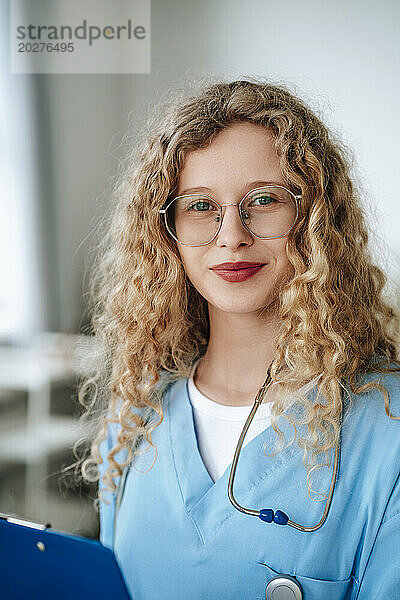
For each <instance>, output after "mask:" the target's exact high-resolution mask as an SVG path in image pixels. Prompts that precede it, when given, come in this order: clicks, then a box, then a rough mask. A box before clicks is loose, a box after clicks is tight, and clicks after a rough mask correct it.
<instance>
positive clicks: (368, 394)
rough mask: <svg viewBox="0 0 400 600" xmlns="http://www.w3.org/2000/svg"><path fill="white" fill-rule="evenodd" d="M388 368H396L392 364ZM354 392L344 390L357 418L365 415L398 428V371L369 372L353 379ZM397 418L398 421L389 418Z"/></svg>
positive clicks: (399, 375)
mask: <svg viewBox="0 0 400 600" xmlns="http://www.w3.org/2000/svg"><path fill="white" fill-rule="evenodd" d="M390 367H393V368H396V367H397V365H396V364H394V363H391V364H390ZM355 384H356V392H357V393H355V392H353V391H351V390H350V387H349V386H348V385H347V386H346V389H347V391H348V393H349V395H350V396H351V401H352V405H353V411H354V412H355V413H356V414H358V416H359V417H361V416H363V414H364V415H365V414H366V413H367V414H368V415H369V416H370V417H372V416H374V420H376V421H377V422H379V423H382V425H383V424H384V423H386V421H388V422H391V423H392V425H395V424H396V425H397V427H400V369H399V371H398V372H385V373H381V372H379V371H376V370H371V371H369V372H368V373H361V374H358V375H357V376H356V378H355ZM390 415H391V416H392V417H399V420H396V419H393V418H390Z"/></svg>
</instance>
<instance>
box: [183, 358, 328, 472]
mask: <svg viewBox="0 0 400 600" xmlns="http://www.w3.org/2000/svg"><path fill="white" fill-rule="evenodd" d="M198 363H199V360H198V361H197V362H196V363H195V364H194V365H193V368H192V371H191V374H190V377H189V379H188V390H189V399H190V403H191V405H192V408H193V418H194V424H195V428H196V437H197V445H198V448H199V452H200V455H201V458H202V460H203V463H204V465H205V467H206V469H207V471H208V472H209V474H210V477H211V478H212V480H213V481H214V482H215V481H217V479H219V478H220V477H221V475H222V474H223V473H224V471H225V470H226V468H227V467H228V466H229V465H230V463H231V462H232V460H233V455H234V454H235V449H236V445H237V442H238V439H239V436H240V434H241V432H242V429H243V426H244V424H245V421H246V419H247V417H248V416H249V414H250V411H251V408H252V406H253V403H251V404H249V405H248V406H226V405H225V404H219V403H218V402H215V401H214V400H210V398H207V396H204V394H202V393H201V392H200V391H199V390H198V389H197V387H196V386H195V384H194V379H193V375H194V373H195V370H196V367H197V364H198ZM318 379H319V377H316V378H315V379H314V380H313V381H312V382H310V383H308V384H307V385H305V386H304V387H303V388H301V390H299V391H302V392H306V391H308V390H309V389H311V388H312V387H313V385H314V384H315V382H316V381H317V380H318ZM270 413H271V403H270V402H266V403H264V404H261V406H260V407H259V408H258V410H257V412H256V414H255V417H254V419H253V421H252V423H251V425H250V427H249V430H248V432H247V434H246V437H245V439H244V442H243V447H244V446H246V444H248V443H249V442H250V441H251V440H252V439H253V438H255V437H256V436H257V435H259V434H260V433H261V432H262V431H264V429H266V428H267V427H268V426H269V425H270V424H271V416H270Z"/></svg>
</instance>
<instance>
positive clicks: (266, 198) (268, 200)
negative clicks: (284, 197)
mask: <svg viewBox="0 0 400 600" xmlns="http://www.w3.org/2000/svg"><path fill="white" fill-rule="evenodd" d="M257 202H258V203H259V205H260V206H267V205H268V204H272V203H273V202H276V200H275V199H274V198H272V197H271V196H270V194H263V195H262V196H257V197H256V198H254V199H253V200H252V204H255V203H257Z"/></svg>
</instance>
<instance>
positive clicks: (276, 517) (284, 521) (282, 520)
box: [228, 367, 341, 532]
mask: <svg viewBox="0 0 400 600" xmlns="http://www.w3.org/2000/svg"><path fill="white" fill-rule="evenodd" d="M271 384H272V378H271V367H269V368H268V371H267V377H266V379H265V381H264V383H263V385H262V386H261V388H260V389H259V391H258V392H257V395H256V397H255V399H254V404H253V407H252V409H251V411H250V414H249V416H248V417H247V420H246V423H245V424H244V427H243V430H242V432H241V434H240V436H239V440H238V443H237V445H236V450H235V454H234V457H233V461H232V465H231V470H230V473H229V481H228V498H229V500H230V502H231V504H232V505H233V506H234V508H236V509H237V510H238V511H240V512H242V513H244V514H246V515H250V516H252V517H259V518H260V519H261V520H263V521H266V522H269V523H270V522H275V523H277V524H278V525H289V526H290V527H293V528H294V529H297V530H298V531H305V532H311V531H316V530H317V529H319V528H320V527H322V525H323V524H324V523H325V521H326V519H327V517H328V513H329V509H330V507H331V503H332V498H333V493H334V490H335V483H336V479H337V474H338V471H339V463H340V446H341V444H340V441H339V444H338V445H337V446H336V448H335V460H334V465H333V471H332V479H331V483H330V487H329V494H328V498H327V501H326V503H325V509H324V512H323V515H322V518H321V520H320V521H319V522H318V523H317V524H316V525H314V526H313V527H306V526H305V525H301V524H300V523H296V522H295V521H292V520H291V519H289V518H288V516H287V515H286V514H285V513H284V512H283V511H281V510H277V511H275V512H274V511H272V510H271V509H261V510H256V509H251V508H245V507H244V506H242V505H241V504H239V502H238V501H237V500H236V498H235V496H234V493H233V484H234V480H235V474H236V470H237V465H238V461H239V456H240V452H241V449H242V445H243V442H244V439H245V437H246V434H247V431H248V429H249V427H250V424H251V422H252V421H253V418H254V415H255V414H256V412H257V409H258V408H259V406H260V404H261V403H262V401H263V399H264V396H265V393H266V391H267V390H268V388H269V387H270V385H271Z"/></svg>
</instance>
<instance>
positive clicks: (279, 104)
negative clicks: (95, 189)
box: [81, 80, 400, 600]
mask: <svg viewBox="0 0 400 600" xmlns="http://www.w3.org/2000/svg"><path fill="white" fill-rule="evenodd" d="M158 113H159V114H158V120H156V123H154V124H153V127H152V128H151V130H150V131H147V132H146V135H145V138H144V140H143V142H142V146H141V150H140V152H139V153H138V154H137V155H135V156H134V157H133V158H131V157H130V158H129V160H128V163H127V165H126V168H124V169H123V172H122V175H121V181H120V183H119V185H118V186H117V187H116V190H115V194H116V197H117V198H118V199H119V204H118V206H117V207H116V210H115V216H114V218H113V222H112V226H111V228H110V231H109V235H108V237H107V239H106V241H105V246H104V248H105V249H104V252H103V253H102V255H101V257H100V265H99V269H98V278H97V280H96V285H95V288H94V289H95V293H96V298H97V306H96V311H95V314H94V318H93V323H94V330H95V333H96V335H97V336H98V338H99V339H100V340H101V341H102V343H103V346H104V348H105V351H106V361H105V365H104V368H103V370H102V374H103V379H102V380H101V384H99V382H96V381H91V382H87V384H86V385H85V386H84V387H83V388H82V390H81V394H82V396H86V394H88V393H89V390H90V385H91V384H93V383H94V384H95V387H96V389H97V392H96V394H95V399H92V400H91V409H90V411H91V412H93V410H95V411H96V415H97V422H98V424H99V425H100V430H99V433H98V435H97V437H96V439H95V441H94V442H93V444H92V454H91V457H90V459H88V460H87V461H86V462H85V463H84V475H85V476H86V477H87V478H89V467H90V466H91V465H93V464H96V465H99V472H100V485H99V490H100V525H101V531H100V539H101V541H102V542H103V543H104V544H105V545H107V546H109V547H112V548H114V550H115V553H116V556H117V559H118V561H119V563H120V566H121V569H122V572H123V575H124V577H125V580H126V583H127V586H128V589H129V591H130V593H131V595H132V598H134V600H142V599H150V598H151V599H152V600H155V599H158V598H159V599H161V598H162V599H163V600H165V599H166V598H185V599H188V598H190V599H200V598H208V599H211V598H237V599H242V598H253V599H255V598H257V599H261V598H265V597H267V598H271V599H272V598H274V599H275V600H276V599H278V598H281V599H282V598H305V599H306V600H312V599H318V600H321V599H325V600H329V599H337V600H339V599H342V598H347V599H350V598H351V599H355V598H357V599H358V600H367V599H372V598H374V600H379V599H382V600H383V599H385V600H388V599H394V598H397V597H398V593H399V592H398V586H399V584H400V572H399V570H400V542H399V537H398V536H399V534H400V483H399V479H398V476H399V458H400V435H399V432H400V430H399V427H400V425H399V424H398V423H397V422H396V420H397V419H398V418H399V416H396V415H400V407H399V404H400V400H399V380H398V376H397V374H396V371H399V366H398V365H399V363H398V362H397V359H398V354H397V349H396V344H397V342H398V337H397V334H398V326H399V320H398V316H397V314H396V313H395V311H394V309H393V308H392V307H391V306H390V303H389V302H388V301H387V300H385V299H384V297H383V294H382V290H383V287H384V284H385V276H384V274H383V273H382V271H381V270H380V269H379V268H378V267H377V266H375V265H374V264H373V263H372V260H371V258H370V256H369V253H368V248H367V243H368V234H367V229H366V225H365V222H364V218H363V213H362V210H361V208H360V203H359V200H358V194H357V189H356V187H355V185H354V183H353V182H352V180H351V178H350V175H349V166H348V164H349V161H348V159H347V156H346V152H345V150H344V148H343V146H342V145H341V144H340V143H339V142H338V141H337V140H335V139H334V138H333V136H332V134H331V133H330V132H329V131H328V130H327V128H326V127H325V126H324V125H323V124H322V123H321V121H320V120H319V119H318V118H317V117H316V116H315V115H314V114H313V113H312V112H311V110H310V109H309V108H308V107H307V106H305V104H304V103H303V102H302V101H301V100H299V99H298V98H295V97H294V96H293V95H292V94H291V93H290V92H288V91H287V90H285V89H284V88H282V87H277V86H274V85H270V84H268V83H264V82H257V81H254V80H245V81H235V82H232V83H216V84H213V85H208V86H206V87H205V88H204V89H200V90H199V91H198V92H197V93H195V94H194V95H193V96H191V97H189V98H183V99H180V100H176V99H175V100H174V101H172V102H171V104H170V106H169V107H168V108H167V110H165V111H158ZM263 384H265V385H263ZM260 390H261V391H260ZM257 393H258V402H259V405H258V404H257V407H258V406H259V407H258V408H257V410H256V405H255V407H254V410H253V411H252V416H253V417H254V415H255V417H254V418H253V420H252V422H251V424H250V425H249V428H248V431H247V433H246V435H245V438H244V441H243V445H242V448H241V452H240V457H239V459H238V460H237V461H235V462H236V465H235V466H236V471H235V472H234V473H233V475H234V482H233V483H234V484H233V483H232V476H231V477H230V467H231V464H230V463H231V462H232V460H233V456H234V453H235V448H236V445H237V442H238V438H239V436H240V432H241V430H242V428H243V426H244V424H245V422H246V419H247V417H248V415H249V413H250V410H251V407H252V406H253V401H254V397H255V396H256V395H257ZM102 399H103V400H102ZM128 467H130V468H128ZM121 475H123V477H122V478H121ZM229 479H230V483H231V486H230V491H229V498H228V494H227V487H228V480H229ZM117 490H118V494H117ZM237 508H239V510H236V509H237ZM243 508H244V509H246V508H247V509H250V514H246V510H244V511H243ZM264 509H265V510H264ZM251 511H253V512H251ZM257 517H260V518H257ZM278 575H285V578H284V580H283V581H282V578H281V579H279V578H278V579H277V576H278ZM285 594H286V595H285Z"/></svg>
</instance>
